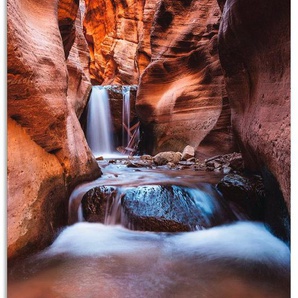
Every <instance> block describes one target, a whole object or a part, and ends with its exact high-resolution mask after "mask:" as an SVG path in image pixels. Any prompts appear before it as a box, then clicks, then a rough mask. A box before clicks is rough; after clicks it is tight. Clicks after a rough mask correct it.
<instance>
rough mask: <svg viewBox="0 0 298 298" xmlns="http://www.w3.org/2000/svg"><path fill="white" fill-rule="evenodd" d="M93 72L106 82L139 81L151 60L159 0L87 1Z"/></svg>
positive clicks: (86, 21)
mask: <svg viewBox="0 0 298 298" xmlns="http://www.w3.org/2000/svg"><path fill="white" fill-rule="evenodd" d="M85 4H86V11H85V18H84V30H85V36H86V39H87V42H88V45H89V50H90V58H91V62H90V75H91V79H92V81H93V83H95V84H103V85H112V84H120V85H132V84H137V83H138V79H139V74H140V71H142V69H144V67H146V66H147V64H148V63H149V61H150V42H149V33H150V29H151V19H152V17H153V14H154V7H155V5H156V1H152V0H149V1H146V2H145V1H141V0H124V1H123V0H116V1H115V0H99V1H91V0H86V1H85Z"/></svg>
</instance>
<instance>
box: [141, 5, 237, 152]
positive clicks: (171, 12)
mask: <svg viewBox="0 0 298 298" xmlns="http://www.w3.org/2000/svg"><path fill="white" fill-rule="evenodd" d="M220 17H221V12H220V9H219V7H218V4H217V2H216V1H174V2H173V1H168V0H163V1H160V2H159V5H158V7H157V10H156V13H155V15H154V22H153V26H152V31H151V39H150V40H151V62H150V64H149V65H148V66H147V68H146V69H145V70H144V72H143V74H142V76H141V80H140V86H139V90H138V95H137V112H138V114H139V117H140V118H141V121H142V122H143V124H144V129H145V131H146V135H147V136H149V139H150V142H148V141H147V140H144V142H146V145H144V147H146V148H147V150H150V151H151V152H150V151H149V153H151V154H156V153H157V152H159V151H168V150H175V151H182V150H183V148H184V147H185V146H186V145H188V144H189V145H191V146H193V147H194V148H195V149H196V150H197V155H198V156H199V155H200V156H204V157H208V156H211V155H215V154H220V153H221V154H222V153H228V152H231V151H232V150H233V149H232V148H233V145H234V144H233V138H232V134H231V132H230V131H229V130H228V129H227V128H228V127H229V125H230V111H229V103H228V101H227V100H226V94H225V90H224V84H223V75H222V72H221V66H220V63H219V57H218V52H217V47H218V43H217V34H218V28H219V21H220ZM207 137H208V140H207V139H206V138H207ZM205 139H206V144H204V143H202V142H203V141H204V140H205ZM201 143H202V146H200V144H201Z"/></svg>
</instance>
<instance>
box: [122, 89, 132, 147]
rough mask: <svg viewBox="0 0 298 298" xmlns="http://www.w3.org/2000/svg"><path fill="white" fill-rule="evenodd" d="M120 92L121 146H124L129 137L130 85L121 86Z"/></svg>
mask: <svg viewBox="0 0 298 298" xmlns="http://www.w3.org/2000/svg"><path fill="white" fill-rule="evenodd" d="M122 94H123V102H122V146H123V147H124V148H125V147H126V146H127V144H128V142H129V139H130V86H123V87H122Z"/></svg>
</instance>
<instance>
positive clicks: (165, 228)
mask: <svg viewBox="0 0 298 298" xmlns="http://www.w3.org/2000/svg"><path fill="white" fill-rule="evenodd" d="M121 205H122V208H123V213H122V214H123V215H124V219H122V223H124V224H125V225H126V226H127V227H129V228H132V229H135V230H144V231H159V232H179V231H191V230H195V229H204V228H208V227H211V226H215V225H218V224H222V223H224V222H229V221H232V220H234V217H233V215H232V213H228V212H227V211H226V210H225V209H224V208H223V207H222V206H221V205H220V203H219V202H218V201H215V199H214V198H212V197H211V196H209V195H208V194H207V193H205V192H202V191H200V190H194V189H190V188H186V187H180V186H175V185H171V186H169V185H166V186H161V185H146V186H139V187H136V188H131V189H128V190H127V191H126V193H125V195H124V196H123V197H122V199H121ZM210 210H212V211H211V212H210Z"/></svg>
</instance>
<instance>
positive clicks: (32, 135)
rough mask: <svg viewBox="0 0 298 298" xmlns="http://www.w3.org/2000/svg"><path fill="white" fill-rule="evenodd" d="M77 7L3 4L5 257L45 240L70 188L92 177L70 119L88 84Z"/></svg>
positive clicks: (91, 164) (93, 168)
mask: <svg viewBox="0 0 298 298" xmlns="http://www.w3.org/2000/svg"><path fill="white" fill-rule="evenodd" d="M57 11H58V13H57ZM77 13H78V4H77V2H76V1H61V2H60V3H59V2H58V1H50V2H49V1H39V2H36V1H33V0H28V1H25V2H24V1H18V0H10V1H8V3H7V15H8V32H7V36H8V49H7V53H8V77H7V79H8V102H7V106H8V125H7V128H8V191H7V195H8V203H7V212H8V214H7V217H8V239H7V244H8V257H9V258H14V257H17V256H19V255H21V254H23V253H28V252H31V251H33V250H34V249H37V248H40V247H44V246H45V245H46V244H48V243H49V242H50V241H51V240H52V238H53V235H54V234H55V233H56V231H57V228H58V227H60V226H61V225H62V224H63V222H64V221H66V217H65V215H66V211H67V199H68V195H69V193H70V191H71V189H72V188H73V187H74V186H75V185H76V184H78V183H79V182H81V181H83V180H86V179H92V178H95V177H98V176H99V175H100V170H99V168H98V166H97V163H96V161H95V160H94V158H93V156H92V154H91V153H90V151H89V147H88V146H87V143H86V140H85V138H84V134H83V132H82V129H81V126H80V124H79V121H78V117H80V114H81V113H82V110H83V108H84V106H85V104H86V101H87V95H88V92H89V89H90V82H89V79H88V76H86V74H85V72H86V70H87V68H88V64H86V62H87V61H88V56H87V53H88V49H87V46H86V42H85V41H84V39H83V38H82V37H83V35H82V31H81V32H80V31H79V30H76V25H75V22H76V21H75V20H76V18H77ZM77 22H79V21H77ZM58 23H59V26H58ZM78 28H79V27H78ZM59 29H60V30H61V33H60V30H59ZM66 58H68V59H67V60H66ZM64 224H65V223H64Z"/></svg>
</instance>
